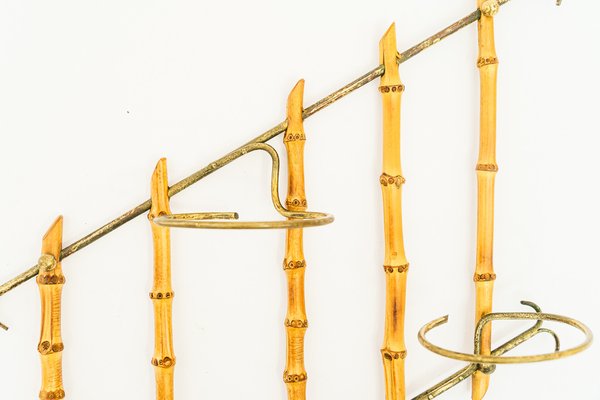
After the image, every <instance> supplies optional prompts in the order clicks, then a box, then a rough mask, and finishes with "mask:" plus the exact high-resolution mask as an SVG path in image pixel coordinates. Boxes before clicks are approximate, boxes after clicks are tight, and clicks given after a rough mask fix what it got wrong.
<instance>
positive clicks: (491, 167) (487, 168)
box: [475, 164, 498, 172]
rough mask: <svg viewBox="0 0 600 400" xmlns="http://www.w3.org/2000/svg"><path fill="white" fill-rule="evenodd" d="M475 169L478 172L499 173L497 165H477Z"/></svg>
mask: <svg viewBox="0 0 600 400" xmlns="http://www.w3.org/2000/svg"><path fill="white" fill-rule="evenodd" d="M475 169H476V170H477V171H487V172H498V166H497V165H496V164H477V167H476V168H475Z"/></svg>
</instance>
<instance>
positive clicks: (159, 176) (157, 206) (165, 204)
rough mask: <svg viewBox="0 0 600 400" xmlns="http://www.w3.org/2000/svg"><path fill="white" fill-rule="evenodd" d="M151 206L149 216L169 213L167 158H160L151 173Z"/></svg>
mask: <svg viewBox="0 0 600 400" xmlns="http://www.w3.org/2000/svg"><path fill="white" fill-rule="evenodd" d="M151 197H152V207H151V208H150V216H152V218H154V217H157V216H158V215H160V214H170V213H171V210H170V209H169V179H168V176H167V159H166V158H161V159H160V160H159V161H158V163H157V164H156V168H155V169H154V173H153V174H152V183H151Z"/></svg>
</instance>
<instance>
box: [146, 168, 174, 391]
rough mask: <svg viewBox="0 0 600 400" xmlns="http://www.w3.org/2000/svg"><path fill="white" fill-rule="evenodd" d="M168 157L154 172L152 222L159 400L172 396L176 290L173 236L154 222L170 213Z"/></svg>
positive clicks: (155, 360)
mask: <svg viewBox="0 0 600 400" xmlns="http://www.w3.org/2000/svg"><path fill="white" fill-rule="evenodd" d="M168 190H169V185H168V178H167V160H166V159H164V158H163V159H161V160H160V161H159V162H158V164H157V165H156V169H155V170H154V174H153V175H152V190H151V191H152V207H151V208H150V214H149V215H148V218H149V219H150V225H151V227H152V239H153V242H154V284H153V286H152V292H150V298H151V299H152V304H153V306H154V340H155V342H154V357H153V358H152V365H154V371H155V375H156V398H157V400H172V399H173V372H174V371H173V370H174V367H175V355H174V351H173V328H172V305H173V296H174V295H175V293H174V292H173V289H172V288H171V238H170V231H169V228H166V227H161V226H158V225H156V224H155V223H154V222H152V219H153V218H154V217H156V216H159V215H164V214H170V213H171V210H170V209H169V195H168Z"/></svg>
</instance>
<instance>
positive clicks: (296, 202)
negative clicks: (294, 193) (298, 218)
mask: <svg viewBox="0 0 600 400" xmlns="http://www.w3.org/2000/svg"><path fill="white" fill-rule="evenodd" d="M285 205H286V206H287V207H306V206H307V205H308V203H307V201H306V199H304V198H293V197H292V198H289V199H286V201H285Z"/></svg>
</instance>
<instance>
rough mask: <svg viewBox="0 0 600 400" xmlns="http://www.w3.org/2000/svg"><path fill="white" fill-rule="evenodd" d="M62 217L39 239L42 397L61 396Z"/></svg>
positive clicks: (63, 280)
mask: <svg viewBox="0 0 600 400" xmlns="http://www.w3.org/2000/svg"><path fill="white" fill-rule="evenodd" d="M62 230H63V218H62V216H61V217H58V218H57V219H56V220H55V221H54V223H53V224H52V226H51V227H50V229H48V232H46V235H45V236H44V238H43V240H42V256H41V257H40V260H39V261H38V265H39V266H40V272H39V274H38V277H37V279H36V281H37V284H38V286H39V290H40V299H41V305H42V323H41V332H40V341H39V344H38V351H39V353H40V359H41V362H42V388H41V390H40V393H39V398H40V399H41V400H50V399H64V398H65V390H64V387H63V380H62V351H63V349H64V345H63V341H62V336H61V326H60V319H61V318H60V316H61V295H62V287H63V285H64V283H65V277H64V275H63V272H62V267H61V264H60V251H61V250H62Z"/></svg>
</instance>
